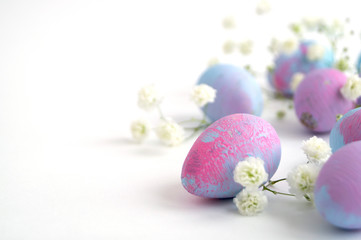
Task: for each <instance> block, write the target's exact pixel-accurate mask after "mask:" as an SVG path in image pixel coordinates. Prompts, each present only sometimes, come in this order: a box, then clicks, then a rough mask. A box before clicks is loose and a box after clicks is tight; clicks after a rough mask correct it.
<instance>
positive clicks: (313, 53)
mask: <svg viewBox="0 0 361 240" xmlns="http://www.w3.org/2000/svg"><path fill="white" fill-rule="evenodd" d="M324 54H325V48H324V47H323V46H322V45H320V44H317V43H314V44H311V45H310V46H308V49H307V59H308V60H309V61H311V62H314V61H318V60H320V59H322V58H323V56H324Z"/></svg>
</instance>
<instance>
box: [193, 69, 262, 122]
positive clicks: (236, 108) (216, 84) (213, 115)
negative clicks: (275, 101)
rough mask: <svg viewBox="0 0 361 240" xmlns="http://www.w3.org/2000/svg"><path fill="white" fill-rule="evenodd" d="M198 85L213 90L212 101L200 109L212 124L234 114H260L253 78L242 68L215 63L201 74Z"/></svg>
mask: <svg viewBox="0 0 361 240" xmlns="http://www.w3.org/2000/svg"><path fill="white" fill-rule="evenodd" d="M198 84H207V85H209V86H211V87H213V88H214V89H216V90H217V94H216V99H215V101H214V102H213V103H209V104H207V105H206V106H205V107H203V109H202V110H203V112H204V113H205V114H206V116H207V117H208V118H209V119H210V120H211V121H212V122H213V121H216V120H218V119H220V118H222V117H224V116H227V115H230V114H234V113H249V114H253V115H257V116H260V115H261V113H262V110H263V97H262V91H261V88H260V86H259V85H258V83H257V82H256V80H255V78H254V77H253V76H252V75H251V74H250V73H249V72H248V71H246V70H245V69H243V68H240V67H236V66H233V65H229V64H216V65H214V66H212V67H210V68H208V69H207V70H206V71H205V72H204V73H203V74H202V76H201V77H200V79H199V81H198Z"/></svg>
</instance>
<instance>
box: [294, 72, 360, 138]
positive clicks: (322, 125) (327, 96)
mask: <svg viewBox="0 0 361 240" xmlns="http://www.w3.org/2000/svg"><path fill="white" fill-rule="evenodd" d="M346 81H347V78H346V76H345V75H344V74H343V73H342V72H340V71H338V70H336V69H318V70H314V71H312V72H310V73H309V74H307V75H306V77H305V78H304V80H303V81H302V82H301V83H300V85H299V86H298V88H297V91H296V93H295V96H294V105H295V111H296V115H297V117H298V119H299V120H300V121H301V123H302V124H303V125H304V126H306V127H307V128H308V129H310V130H311V131H313V132H328V131H330V130H331V129H332V127H333V126H334V125H335V124H336V116H337V115H338V114H345V113H347V112H348V111H350V110H351V109H352V108H353V107H354V103H353V102H352V101H350V100H347V99H345V98H344V97H343V96H342V95H341V93H340V89H341V87H342V86H343V85H344V84H345V83H346Z"/></svg>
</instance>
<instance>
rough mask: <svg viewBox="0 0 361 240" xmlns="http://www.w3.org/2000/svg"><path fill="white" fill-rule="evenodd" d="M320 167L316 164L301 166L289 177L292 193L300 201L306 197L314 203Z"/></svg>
mask: <svg viewBox="0 0 361 240" xmlns="http://www.w3.org/2000/svg"><path fill="white" fill-rule="evenodd" d="M319 171H320V167H319V166H317V165H315V164H301V165H298V166H297V167H296V168H294V169H293V170H292V171H291V172H290V173H289V174H288V176H287V182H288V185H289V186H290V193H292V194H295V196H296V197H297V198H299V199H302V198H303V197H305V198H306V199H307V198H308V200H310V201H313V190H314V188H315V183H316V179H317V176H318V173H319Z"/></svg>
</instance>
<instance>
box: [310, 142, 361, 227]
mask: <svg viewBox="0 0 361 240" xmlns="http://www.w3.org/2000/svg"><path fill="white" fill-rule="evenodd" d="M360 172H361V141H357V142H353V143H350V144H347V145H345V146H344V147H342V148H340V149H339V150H337V151H336V152H335V153H334V154H333V155H332V156H331V157H330V159H329V160H328V161H327V162H326V163H325V165H324V166H323V167H322V169H321V171H320V173H319V176H318V178H317V181H316V185H315V205H316V209H317V210H318V212H319V213H321V215H322V216H323V217H324V218H325V219H326V220H327V221H328V222H330V223H331V224H333V225H334V226H337V227H340V228H343V229H361V184H360V183H361V174H360Z"/></svg>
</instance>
